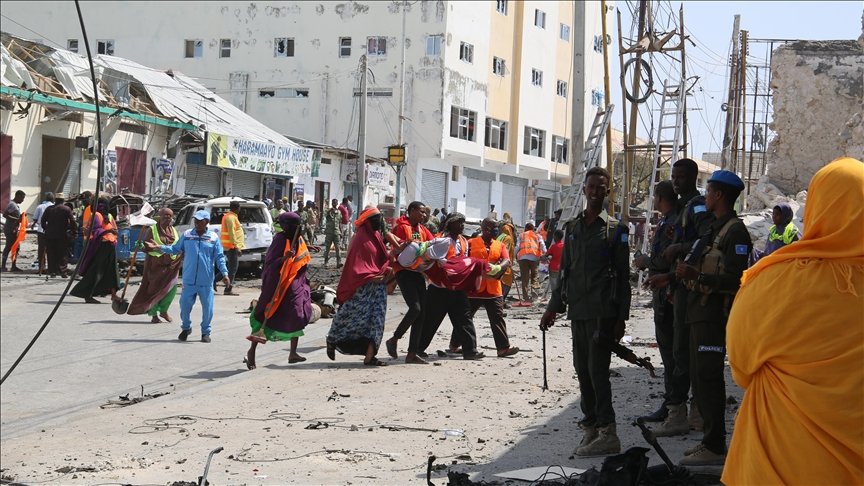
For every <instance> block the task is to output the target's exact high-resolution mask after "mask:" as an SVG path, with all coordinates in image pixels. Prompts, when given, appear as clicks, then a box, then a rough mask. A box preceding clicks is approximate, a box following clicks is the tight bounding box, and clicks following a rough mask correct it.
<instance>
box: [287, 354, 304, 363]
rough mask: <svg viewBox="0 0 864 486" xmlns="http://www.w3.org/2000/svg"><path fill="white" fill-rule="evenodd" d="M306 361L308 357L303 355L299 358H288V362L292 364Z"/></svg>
mask: <svg viewBox="0 0 864 486" xmlns="http://www.w3.org/2000/svg"><path fill="white" fill-rule="evenodd" d="M304 361H306V358H304V357H303V356H300V357H298V358H289V359H288V362H289V363H291V364H294V363H302V362H304Z"/></svg>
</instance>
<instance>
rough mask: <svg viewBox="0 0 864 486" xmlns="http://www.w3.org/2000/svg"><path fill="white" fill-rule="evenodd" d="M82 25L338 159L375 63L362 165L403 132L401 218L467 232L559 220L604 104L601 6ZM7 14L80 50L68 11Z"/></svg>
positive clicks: (267, 14) (296, 5)
mask: <svg viewBox="0 0 864 486" xmlns="http://www.w3.org/2000/svg"><path fill="white" fill-rule="evenodd" d="M83 13H84V16H85V17H86V18H87V22H88V29H89V30H91V32H92V34H91V37H93V38H95V39H96V40H97V42H98V46H99V47H98V49H103V48H104V49H107V47H108V46H109V45H110V47H111V49H113V51H114V53H115V54H116V55H118V56H122V57H126V58H129V59H132V60H135V61H137V62H141V63H143V64H146V65H149V66H154V67H157V68H159V69H169V68H171V69H177V70H179V71H182V72H184V73H187V74H188V75H189V76H190V77H192V78H194V79H196V80H198V82H200V84H202V85H203V86H206V87H207V88H209V89H210V90H211V91H213V92H215V93H216V94H218V95H219V96H222V97H224V98H225V99H226V100H228V101H229V102H231V103H232V104H234V106H236V107H237V108H239V109H240V110H242V111H244V112H246V113H248V114H250V115H251V116H253V117H255V118H256V119H258V120H260V121H262V122H263V123H264V124H266V125H267V126H268V127H270V128H271V129H273V130H275V131H277V132H279V133H281V134H287V135H291V136H292V137H296V138H297V139H301V140H309V141H314V142H315V143H316V144H320V145H321V146H327V147H333V148H337V149H342V150H344V149H351V150H353V149H356V148H357V146H358V131H359V130H358V125H359V111H360V107H359V99H360V76H359V72H360V69H359V63H360V58H361V56H364V55H365V56H366V58H367V60H368V67H369V70H368V73H369V76H368V100H369V101H368V106H367V110H366V117H367V130H366V132H367V143H366V147H367V154H368V155H371V156H378V157H385V156H386V154H387V147H388V146H391V145H395V144H397V142H398V140H399V131H400V120H401V122H402V123H404V128H403V130H402V132H403V134H404V137H403V141H404V143H405V144H406V146H407V147H406V152H407V165H406V168H405V170H403V171H402V174H403V181H402V182H403V184H402V188H403V191H402V205H403V206H404V205H405V204H407V202H408V201H411V200H414V199H419V200H423V201H424V202H426V203H427V204H428V205H429V206H431V207H439V208H440V207H448V208H449V209H450V210H458V211H460V212H463V213H465V214H466V215H467V216H468V218H469V219H480V218H482V217H485V215H486V214H487V212H488V211H489V205H490V204H494V205H495V206H496V210H497V212H498V214H499V215H501V214H503V212H509V213H511V214H512V216H513V219H514V221H517V222H518V223H519V224H522V223H524V222H525V221H527V220H529V219H534V218H541V217H543V216H549V215H551V214H552V211H553V210H554V209H555V207H556V206H557V204H558V201H557V200H556V199H557V192H558V191H559V190H560V189H561V187H562V185H567V184H569V182H570V179H571V168H572V164H573V161H574V159H575V160H577V161H578V160H579V159H580V158H581V157H580V154H581V153H582V146H583V145H584V136H585V135H584V133H585V132H586V131H587V130H588V129H589V128H590V126H591V124H592V122H593V119H594V115H595V113H596V111H597V108H598V107H600V106H602V105H603V94H602V93H603V79H602V75H603V64H602V59H603V56H602V51H603V38H602V35H601V30H602V28H601V20H602V15H601V12H600V3H599V2H564V1H560V2H559V1H533V2H518V1H512V0H496V1H489V2H459V1H443V0H420V1H411V2H401V1H381V2H354V1H345V2H314V1H312V2H244V3H240V2H227V1H226V2H204V3H195V2H166V3H158V4H154V3H147V2H99V3H87V4H84V12H83ZM4 15H6V16H8V17H10V18H13V19H15V24H13V23H10V24H9V25H8V26H7V27H6V28H8V29H9V30H10V31H11V32H12V33H15V34H17V35H21V36H26V35H28V34H29V33H28V32H26V31H25V28H24V27H21V26H25V27H26V26H35V25H38V26H39V28H38V29H35V30H38V31H40V32H44V34H45V35H46V36H49V37H50V38H51V39H54V40H55V41H57V42H61V43H67V45H64V46H62V47H68V48H70V49H71V48H72V46H74V47H75V48H80V49H81V51H82V52H83V42H81V34H80V31H79V28H78V25H77V23H75V22H67V21H65V20H66V19H68V18H70V17H71V16H73V15H74V5H72V4H70V3H67V2H60V1H53V2H51V1H46V2H12V3H10V4H9V5H4ZM191 19H194V21H192V22H190V20H191ZM403 20H404V25H405V30H404V32H405V34H404V37H403V34H402V33H403V28H402V25H403ZM132 24H135V25H143V26H147V27H146V29H147V30H148V33H147V34H145V35H141V34H140V33H137V32H133V31H130V29H128V27H127V26H128V25H132ZM94 44H95V43H94ZM403 53H404V59H405V60H404V76H403V75H402V55H403ZM403 85H404V115H403V116H402V117H401V119H400V116H399V113H400V104H401V103H400V92H401V89H402V86H403ZM325 158H326V157H325ZM321 167H322V171H323V170H324V168H325V167H326V164H323V163H322V165H321ZM388 170H389V169H388ZM322 173H323V172H322ZM340 174H341V176H337V177H341V180H337V183H336V184H330V183H329V182H327V181H326V180H324V179H322V178H316V177H313V176H312V175H311V174H309V175H303V176H301V177H299V178H297V179H296V180H295V182H296V183H299V184H301V185H303V186H304V189H303V190H305V192H306V195H307V196H306V197H307V198H310V199H311V197H309V195H310V194H311V193H313V192H314V193H315V195H316V199H317V196H318V194H323V193H325V192H328V193H329V194H331V195H332V196H333V197H338V196H341V195H342V194H345V193H349V192H353V190H354V189H353V188H354V187H355V186H354V184H355V183H356V178H354V177H353V172H352V171H341V172H340ZM381 175H382V174H378V176H381ZM393 180H394V179H393V171H390V174H389V182H390V184H392V182H393ZM269 182H270V179H268V178H266V177H265V184H269ZM274 182H275V183H276V186H275V187H282V186H279V185H278V184H281V182H279V181H274ZM268 187H270V186H268ZM281 190H284V187H282V189H281ZM391 190H392V189H391ZM381 197H383V198H385V200H384V201H382V199H381ZM366 201H367V202H372V203H375V202H376V201H375V198H374V197H370V198H368V199H366ZM378 202H390V200H389V198H388V197H387V196H386V194H385V195H383V196H379V199H378Z"/></svg>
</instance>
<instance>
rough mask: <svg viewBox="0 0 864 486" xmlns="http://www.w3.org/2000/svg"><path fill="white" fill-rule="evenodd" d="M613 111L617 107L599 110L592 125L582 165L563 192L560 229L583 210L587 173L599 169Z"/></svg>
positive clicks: (611, 106) (586, 140)
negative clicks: (592, 169) (583, 187)
mask: <svg viewBox="0 0 864 486" xmlns="http://www.w3.org/2000/svg"><path fill="white" fill-rule="evenodd" d="M613 111H615V105H609V108H607V109H606V110H605V111H604V110H603V109H602V108H600V109H598V110H597V115H595V116H594V124H592V125H591V130H589V132H588V138H587V139H585V150H584V151H583V152H582V163H581V165H580V166H579V170H578V171H576V174H574V175H573V180H572V181H571V182H570V187H568V188H567V189H564V190H563V191H562V198H561V206H560V207H561V218H560V220H559V223H558V225H559V226H558V227H559V228H563V223H565V222H567V221H570V220H571V219H573V218H575V217H576V215H578V214H579V211H581V210H582V186H583V185H584V184H585V172H587V171H588V169H590V168H592V167H597V164H598V163H599V161H600V154H602V153H603V137H605V136H606V129H607V128H608V127H609V119H610V118H611V117H612V112H613Z"/></svg>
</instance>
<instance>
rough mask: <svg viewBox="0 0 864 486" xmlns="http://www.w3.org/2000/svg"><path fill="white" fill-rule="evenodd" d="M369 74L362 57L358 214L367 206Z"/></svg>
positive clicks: (364, 57)
mask: <svg viewBox="0 0 864 486" xmlns="http://www.w3.org/2000/svg"><path fill="white" fill-rule="evenodd" d="M368 72H369V67H368V64H367V59H366V54H363V55H362V56H360V129H359V131H358V135H357V136H358V138H359V140H358V143H359V145H360V147H359V148H358V152H360V154H359V158H358V161H357V192H358V193H359V194H358V197H357V210H356V211H355V212H356V213H357V214H360V212H361V211H363V208H365V207H366V205H365V204H364V202H363V197H364V196H365V195H366V75H367V73H368Z"/></svg>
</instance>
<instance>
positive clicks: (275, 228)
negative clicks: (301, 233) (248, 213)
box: [223, 208, 285, 234]
mask: <svg viewBox="0 0 864 486" xmlns="http://www.w3.org/2000/svg"><path fill="white" fill-rule="evenodd" d="M284 212H285V210H284V209H276V208H273V209H271V210H270V219H272V220H273V234H276V233H278V232H280V231H282V226H280V225H279V221H278V219H279V215H280V214H282V213H284ZM223 222H224V218H223Z"/></svg>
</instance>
